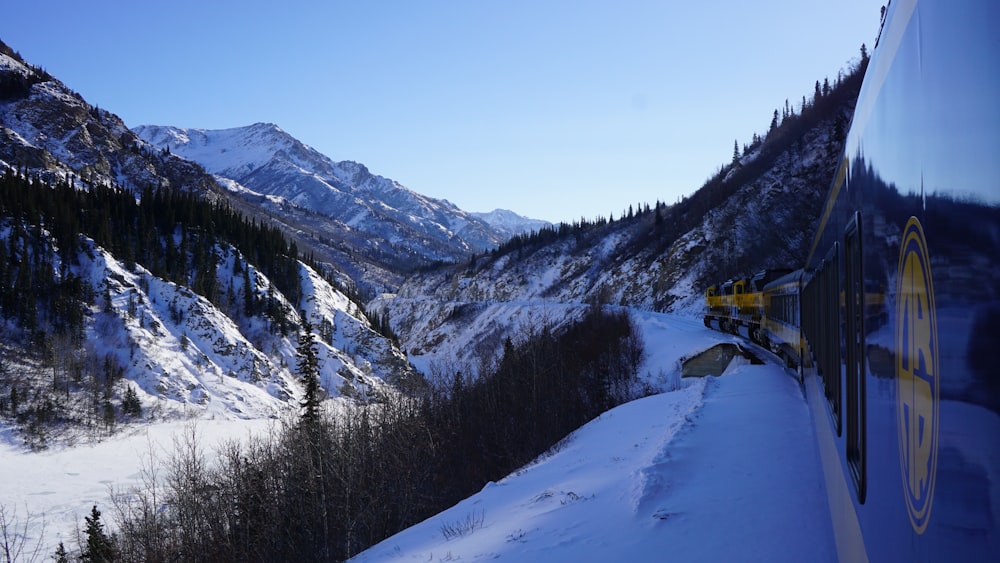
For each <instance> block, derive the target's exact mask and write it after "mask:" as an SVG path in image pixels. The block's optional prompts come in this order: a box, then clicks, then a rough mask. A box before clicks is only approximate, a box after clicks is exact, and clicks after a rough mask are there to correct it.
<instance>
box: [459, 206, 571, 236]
mask: <svg viewBox="0 0 1000 563" xmlns="http://www.w3.org/2000/svg"><path fill="white" fill-rule="evenodd" d="M473 215H475V216H476V217H479V218H480V219H482V220H483V221H486V222H487V223H488V224H490V225H491V226H492V227H493V228H494V229H496V230H497V231H500V232H501V233H504V234H505V235H507V236H506V237H505V238H510V237H512V236H514V235H521V234H527V233H531V232H533V231H538V230H540V229H544V228H546V227H551V226H552V223H549V222H548V221H544V220H542V219H531V218H529V217H525V216H523V215H518V214H517V213H514V212H513V211H510V210H509V209H494V210H493V211H490V212H487V213H473Z"/></svg>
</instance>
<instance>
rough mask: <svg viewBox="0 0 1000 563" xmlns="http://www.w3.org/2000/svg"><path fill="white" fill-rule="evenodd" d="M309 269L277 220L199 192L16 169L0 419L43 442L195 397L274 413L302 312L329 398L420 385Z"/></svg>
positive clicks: (240, 412) (4, 210)
mask: <svg viewBox="0 0 1000 563" xmlns="http://www.w3.org/2000/svg"><path fill="white" fill-rule="evenodd" d="M314 266H316V268H312V267H310V266H308V265H306V264H304V263H302V262H301V261H300V260H299V254H298V251H297V248H296V246H295V244H294V243H290V242H288V241H287V240H286V239H285V238H284V237H283V236H282V234H281V232H280V231H279V230H278V229H277V228H275V227H273V226H269V225H263V224H260V223H257V222H255V221H247V220H245V219H244V218H243V217H242V216H241V215H240V214H239V213H237V212H234V211H233V210H231V209H230V208H228V207H227V206H225V204H223V203H218V202H216V203H213V202H210V201H207V200H205V199H203V198H200V197H198V196H197V195H195V194H193V193H191V192H180V191H176V190H171V189H167V188H163V189H159V190H153V189H147V190H144V191H143V193H142V194H141V195H140V196H139V197H138V198H137V197H136V195H135V194H134V193H132V192H130V191H128V190H125V189H123V188H120V187H112V186H105V185H90V186H78V185H76V180H75V179H74V178H72V177H70V178H69V179H68V180H66V181H64V182H61V183H59V184H56V185H49V184H47V183H45V182H43V181H41V180H39V179H38V178H37V177H34V176H31V177H25V176H22V175H20V174H19V173H18V172H16V171H15V170H13V169H8V170H7V171H6V172H5V173H4V174H3V175H2V176H0V320H2V323H0V333H2V342H3V348H2V352H3V355H2V358H3V364H2V367H3V370H4V372H3V375H4V377H3V378H0V397H2V398H0V416H5V417H8V418H9V419H11V420H13V421H15V422H16V423H17V424H18V425H19V426H20V427H21V428H22V429H23V430H24V431H25V440H26V441H27V442H28V443H29V444H31V445H32V446H33V447H44V446H45V445H46V444H47V442H48V441H49V440H50V439H51V438H52V436H54V435H56V434H60V433H63V431H68V432H67V433H68V434H69V435H70V436H71V439H75V438H73V437H75V436H77V434H79V432H80V430H81V428H82V429H83V430H84V431H85V433H87V434H88V435H91V436H94V435H101V434H106V433H109V432H112V431H113V430H114V428H115V426H116V424H120V423H122V422H127V421H129V420H141V419H144V418H146V419H149V418H158V417H161V416H175V415H176V414H177V413H178V411H186V410H188V408H189V407H191V408H193V409H194V410H193V411H192V412H198V411H205V410H206V409H207V410H210V411H215V412H217V413H218V414H219V415H222V416H254V417H256V416H262V415H263V416H268V415H274V414H278V413H279V412H280V411H281V410H284V409H283V408H282V406H281V405H282V404H287V403H289V402H293V401H295V400H296V398H298V397H300V396H301V394H302V391H301V387H300V384H299V382H298V381H297V380H296V376H297V374H296V373H294V369H293V367H292V364H293V362H292V359H293V358H294V357H295V353H296V352H295V341H296V338H297V337H298V334H299V331H300V327H301V325H302V323H303V320H305V319H309V320H311V322H312V324H313V325H314V326H315V327H316V335H317V337H318V338H319V339H320V342H321V344H322V346H323V359H324V360H325V365H324V367H323V371H322V373H321V374H320V375H321V376H322V381H321V383H322V388H323V393H324V396H325V395H326V394H330V395H337V394H348V395H350V396H354V397H359V398H363V397H368V396H372V395H373V394H375V395H379V394H382V393H384V392H387V391H388V390H389V388H388V387H386V386H385V384H384V383H382V382H381V381H382V380H386V381H391V382H392V383H394V384H402V383H404V382H408V383H409V384H412V383H413V381H414V378H415V377H417V376H416V375H415V373H414V372H413V370H412V368H411V367H410V366H409V365H408V363H407V362H406V360H405V358H404V357H403V356H402V354H400V353H399V352H398V350H396V349H395V348H394V347H393V346H392V344H391V342H390V341H389V340H388V339H387V338H386V337H384V336H381V335H379V334H377V333H376V332H375V331H374V329H373V327H376V326H380V325H379V324H378V323H375V324H374V325H373V324H371V323H369V321H368V320H367V318H366V317H365V315H364V311H363V309H362V308H361V307H360V306H358V305H357V304H355V303H354V302H352V301H351V300H350V299H349V298H348V297H346V296H345V294H344V293H343V291H338V290H337V289H335V288H334V287H333V286H332V285H331V281H330V280H325V279H323V278H322V276H320V275H319V274H318V273H317V271H318V269H319V266H318V265H315V264H314ZM342 289H343V290H344V291H347V292H348V293H350V292H349V288H342ZM303 315H306V317H303ZM143 407H145V412H144V410H143ZM285 408H288V407H285ZM67 423H69V424H68V427H67Z"/></svg>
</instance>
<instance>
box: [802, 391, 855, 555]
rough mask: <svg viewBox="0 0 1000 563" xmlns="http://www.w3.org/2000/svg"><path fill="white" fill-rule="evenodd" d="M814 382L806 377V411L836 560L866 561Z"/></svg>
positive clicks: (852, 504) (848, 489) (834, 446)
mask: <svg viewBox="0 0 1000 563" xmlns="http://www.w3.org/2000/svg"><path fill="white" fill-rule="evenodd" d="M817 379H818V377H817V376H816V375H811V376H809V377H807V378H806V386H807V390H806V395H807V396H808V397H809V410H810V411H811V412H812V414H813V430H814V431H815V432H816V443H817V445H818V446H819V457H820V463H821V464H822V466H823V478H824V479H823V480H824V481H825V482H826V495H827V501H828V502H829V503H830V519H831V520H832V521H833V539H834V542H835V543H836V544H837V559H838V560H839V561H852V562H855V563H860V562H865V561H868V553H867V552H866V551H865V539H864V535H863V534H862V533H861V522H860V521H859V520H858V514H857V512H856V511H855V509H854V502H853V500H852V498H851V489H850V487H849V486H848V483H847V480H846V479H845V477H844V472H843V470H842V469H841V466H840V456H839V455H838V454H837V443H836V441H834V439H833V430H832V428H831V426H830V420H829V417H828V416H826V415H827V409H826V405H825V404H824V401H825V400H824V398H823V397H824V395H823V390H822V389H820V387H819V383H818V382H817Z"/></svg>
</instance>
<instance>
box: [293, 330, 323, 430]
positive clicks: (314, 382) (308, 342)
mask: <svg viewBox="0 0 1000 563" xmlns="http://www.w3.org/2000/svg"><path fill="white" fill-rule="evenodd" d="M295 356H296V371H297V372H298V374H299V378H300V379H301V380H302V385H303V387H304V390H305V398H303V399H302V403H301V405H302V422H303V423H305V424H314V423H315V422H317V421H318V420H319V401H320V398H319V391H320V389H319V352H318V351H317V348H316V340H315V339H314V338H313V326H312V323H310V322H309V317H308V316H306V312H305V311H302V328H301V331H300V332H299V346H298V348H297V349H296V351H295Z"/></svg>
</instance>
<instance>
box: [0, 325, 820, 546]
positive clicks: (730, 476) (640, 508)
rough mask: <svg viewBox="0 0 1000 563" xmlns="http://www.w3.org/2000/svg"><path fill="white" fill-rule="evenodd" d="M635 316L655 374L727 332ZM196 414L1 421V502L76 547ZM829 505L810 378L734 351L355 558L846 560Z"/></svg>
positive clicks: (229, 427) (209, 428)
mask: <svg viewBox="0 0 1000 563" xmlns="http://www.w3.org/2000/svg"><path fill="white" fill-rule="evenodd" d="M636 320H637V321H638V324H639V325H640V326H641V327H642V329H643V333H644V338H645V340H646V347H647V354H648V358H647V360H646V365H645V366H644V367H643V372H644V373H646V374H648V376H649V377H650V378H651V379H653V380H654V381H657V382H660V383H663V384H665V385H669V384H670V382H671V381H675V380H676V379H675V378H676V377H677V373H678V370H679V365H680V364H679V362H680V360H681V359H682V358H685V357H690V356H693V355H694V354H696V353H698V352H700V351H702V350H704V349H707V348H708V347H710V346H712V345H714V344H715V343H717V342H720V341H725V340H728V339H729V338H730V337H728V336H725V335H722V334H720V333H717V332H712V331H709V330H707V329H705V328H704V327H703V326H701V324H700V323H698V322H697V321H692V320H690V319H686V318H681V317H676V316H669V315H660V314H653V313H641V312H640V313H636ZM270 424H271V421H264V420H260V421H254V420H251V421H247V420H202V421H198V423H197V426H196V428H195V430H196V432H197V433H198V434H199V435H200V436H201V439H202V444H203V445H204V446H205V447H206V450H207V451H208V452H209V453H211V449H212V447H213V446H214V445H215V444H217V443H218V442H219V441H220V440H223V439H226V438H232V437H236V438H239V437H242V436H246V435H247V434H248V433H252V432H267V431H269V427H270ZM186 428H188V427H187V426H186V423H163V424H157V425H151V426H148V427H143V428H142V429H134V430H133V431H132V432H131V433H130V434H128V435H119V436H118V437H115V438H114V439H111V440H107V441H104V442H101V443H98V444H93V445H82V446H76V447H72V448H57V449H53V450H51V451H47V452H43V453H35V454H32V453H27V452H25V451H24V450H23V449H22V448H21V447H20V446H19V445H18V443H17V441H16V439H14V438H13V437H12V436H11V435H10V434H9V432H8V431H6V430H5V429H3V428H0V504H2V505H5V506H6V507H7V511H8V513H10V512H11V511H12V510H15V509H16V511H17V515H18V517H19V518H23V517H24V516H25V515H26V514H28V513H30V514H31V515H32V522H31V523H32V527H31V533H32V535H33V538H34V537H37V534H38V533H40V532H41V528H40V524H41V522H42V521H43V520H44V523H45V530H44V537H43V538H42V544H43V546H45V547H44V549H43V553H44V554H46V555H48V554H50V553H52V549H54V546H55V545H56V544H58V542H59V541H64V542H66V543H67V545H73V546H75V544H76V539H75V535H74V534H75V530H76V528H77V527H78V526H82V522H83V517H84V515H86V514H87V513H88V512H89V510H90V507H91V506H92V505H94V504H97V505H98V506H99V507H105V506H106V505H107V503H108V495H109V487H115V488H123V487H128V486H130V485H133V484H138V483H139V482H140V479H141V468H142V466H143V463H144V459H146V458H147V457H148V454H149V452H150V451H151V450H152V451H155V452H157V453H158V454H160V455H162V454H164V453H166V452H169V451H171V450H172V449H173V445H172V444H173V439H174V436H175V435H176V434H177V433H180V432H183V431H184V430H185V429H186ZM110 512H111V511H110V508H109V509H108V510H106V511H105V514H106V515H109V516H110ZM827 514H828V511H827V506H826V493H825V491H824V488H823V483H822V481H821V480H820V471H819V466H818V457H817V453H816V449H815V446H814V442H813V430H812V426H811V421H810V418H809V416H808V412H807V408H806V405H805V402H804V401H803V399H802V396H801V392H800V390H799V387H798V385H797V383H796V382H795V380H794V379H793V378H792V377H791V376H790V375H789V374H787V373H786V372H784V371H783V370H782V369H781V368H780V367H778V366H775V365H763V366H753V365H732V366H730V368H729V370H727V372H726V374H725V375H724V376H722V377H719V378H704V379H691V380H685V381H683V382H682V383H681V384H680V388H679V389H677V390H675V391H671V392H666V393H662V394H659V395H654V396H651V397H647V398H645V399H641V400H638V401H634V402H632V403H629V404H626V405H622V406H621V407H619V408H617V409H614V410H612V411H610V412H608V413H605V414H604V415H602V416H601V417H599V418H598V419H596V420H594V421H592V422H591V423H589V424H587V425H586V426H584V427H583V428H581V429H579V430H578V431H577V432H575V433H574V434H573V435H571V436H570V437H569V438H568V439H567V440H565V441H564V442H563V443H562V444H561V445H560V446H559V447H557V448H555V449H554V450H553V452H551V453H550V454H549V455H546V456H542V458H540V459H539V460H537V461H536V462H535V463H533V464H531V465H529V466H527V467H525V468H522V469H521V470H520V471H517V472H515V473H514V474H512V475H510V476H508V477H507V478H505V479H503V480H501V481H499V482H497V483H491V484H489V485H487V486H486V487H484V489H483V490H482V491H481V492H480V493H478V494H476V495H474V496H472V497H470V498H469V499H466V500H465V501H463V502H461V503H459V504H457V505H456V506H454V507H452V508H450V509H448V510H445V511H444V512H442V513H440V514H438V515H436V516H434V517H431V518H429V519H427V520H426V521H424V522H423V523H420V524H418V525H416V526H413V527H412V528H409V529H407V530H404V531H403V532H401V533H399V534H397V535H395V536H393V537H391V538H388V539H387V540H385V541H384V542H382V543H380V544H378V545H376V546H374V547H372V548H371V549H369V550H368V551H366V552H364V553H362V554H360V555H359V556H357V558H356V560H357V561H363V562H373V561H458V560H461V561H476V560H481V559H493V558H503V559H506V560H509V561H659V560H664V559H670V560H675V561H727V560H728V561H734V560H739V561H803V560H809V561H817V560H824V559H833V558H834V545H833V539H832V532H831V531H830V522H829V518H828V516H827ZM32 541H34V539H33V540H32ZM49 546H52V547H51V549H50V547H49Z"/></svg>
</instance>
